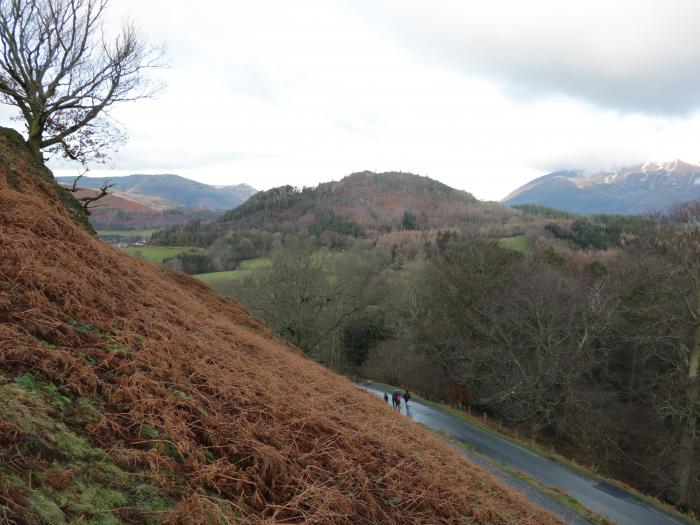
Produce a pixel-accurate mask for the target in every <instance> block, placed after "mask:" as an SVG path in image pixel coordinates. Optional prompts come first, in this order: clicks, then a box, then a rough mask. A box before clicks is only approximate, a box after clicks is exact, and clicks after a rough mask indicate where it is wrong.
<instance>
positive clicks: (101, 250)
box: [0, 132, 557, 525]
mask: <svg viewBox="0 0 700 525" xmlns="http://www.w3.org/2000/svg"><path fill="white" fill-rule="evenodd" d="M7 133H8V136H12V137H14V141H13V140H9V139H8V138H7V137H6V136H5V133H0V246H2V251H0V444H1V445H2V446H0V512H2V515H3V516H4V518H5V519H7V520H9V521H10V522H15V523H28V524H32V525H33V524H48V523H51V524H59V525H60V524H64V523H163V522H167V523H216V524H223V523H263V522H264V523H282V522H286V523H302V522H304V523H336V524H346V523H347V524H351V523H353V524H356V523H359V524H365V523H367V524H368V523H397V524H398V523H445V524H447V523H458V522H469V523H476V524H487V523H493V524H506V523H521V524H534V523H542V524H549V523H557V520H556V519H555V518H553V517H552V516H551V515H550V514H548V513H546V512H544V511H542V510H540V509H537V508H535V507H533V506H532V505H531V504H529V503H528V502H526V501H524V500H523V499H522V498H521V497H520V496H517V495H514V494H511V493H509V492H508V491H507V490H506V489H505V488H503V487H502V486H501V485H500V484H499V483H498V482H497V481H496V480H495V479H494V478H492V477H491V476H490V475H489V474H487V473H486V472H485V471H484V470H482V469H481V468H479V467H477V466H475V465H474V464H472V463H470V462H469V461H468V460H467V459H465V458H464V457H463V456H462V455H460V454H459V453H458V452H457V451H456V450H454V449H453V448H451V447H450V446H448V445H447V444H445V443H443V442H442V441H441V440H439V439H438V438H437V437H435V436H433V435H431V434H430V433H429V432H428V431H427V430H424V429H422V428H420V427H418V426H416V425H414V424H412V423H411V422H410V421H408V420H407V419H406V418H403V417H401V416H400V415H398V414H397V413H395V412H393V411H392V410H391V409H390V408H389V407H387V406H386V405H385V404H384V403H383V402H382V401H381V400H377V399H376V398H373V397H371V396H370V394H366V393H363V392H361V391H360V390H359V389H358V388H357V387H356V386H354V385H353V384H352V383H350V382H349V381H348V380H346V379H344V378H342V377H340V376H338V375H336V374H334V373H332V372H330V371H329V370H326V369H324V368H323V367H321V366H320V365H318V364H316V363H313V362H312V361H310V360H309V359H307V358H305V357H304V356H302V355H301V354H300V352H299V351H298V350H296V349H294V348H291V347H289V346H286V345H285V344H283V343H281V342H280V341H279V340H278V339H277V338H276V337H274V336H273V335H272V333H271V332H270V330H269V329H268V328H267V327H266V326H265V325H263V324H262V323H261V322H260V321H258V320H256V319H254V318H252V317H251V316H250V315H249V314H248V313H246V312H245V311H244V310H243V309H242V308H241V307H240V306H239V305H238V304H237V303H236V302H234V301H233V300H230V299H225V298H222V297H219V296H217V295H215V294H214V293H213V292H211V291H210V290H209V289H208V288H206V287H205V286H204V285H202V284H200V283H198V282H197V281H195V280H194V279H191V278H189V277H187V276H184V275H182V274H178V273H175V272H171V271H168V270H166V269H163V268H158V267H155V266H153V265H151V264H150V263H148V262H146V261H143V260H138V259H135V258H132V257H129V256H128V255H125V254H122V253H120V252H119V251H117V250H116V249H113V248H112V247H110V246H108V245H106V244H104V243H102V242H100V241H98V240H96V239H95V238H94V237H93V236H92V235H91V234H90V233H89V232H88V231H86V230H85V229H84V227H81V226H79V225H78V224H76V223H75V222H74V220H73V219H71V215H69V213H68V211H67V210H66V208H65V207H64V205H63V204H61V202H60V201H59V197H58V192H59V191H60V190H57V188H56V186H55V185H54V184H53V182H52V179H51V175H50V173H49V172H48V171H47V170H45V168H43V167H41V166H39V165H37V163H36V161H33V160H32V159H31V157H29V154H28V151H26V150H24V149H23V147H22V146H20V145H17V143H16V136H15V135H16V134H15V135H12V132H7Z"/></svg>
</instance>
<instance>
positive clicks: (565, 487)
mask: <svg viewBox="0 0 700 525" xmlns="http://www.w3.org/2000/svg"><path fill="white" fill-rule="evenodd" d="M360 387H361V388H363V389H365V390H367V391H368V392H371V393H373V394H376V395H377V396H379V397H382V396H383V395H384V393H385V392H387V393H388V394H391V391H390V390H387V389H385V388H384V387H383V386H381V385H378V384H375V383H364V384H361V385H360ZM409 405H410V407H409V410H408V414H407V415H408V416H409V417H410V418H411V419H413V420H414V421H416V422H417V423H422V424H423V425H425V426H427V427H429V428H432V429H434V430H440V431H442V432H445V433H447V434H449V435H451V436H453V437H455V438H456V439H458V440H459V441H462V442H464V443H467V444H468V445H469V446H471V447H473V448H474V450H476V451H477V452H479V453H480V454H483V455H485V456H487V457H489V458H491V459H493V460H496V461H498V462H500V463H503V464H505V465H507V466H509V467H511V468H513V469H516V470H519V471H521V472H523V473H524V474H527V475H528V476H530V477H531V478H534V479H536V480H537V481H539V482H540V483H543V484H544V485H548V486H550V487H557V488H558V489H560V490H562V491H564V492H566V493H568V494H569V495H571V496H572V497H573V498H575V499H576V500H578V501H579V502H580V503H581V504H582V505H584V506H585V507H587V508H589V509H590V510H593V511H595V512H597V513H599V514H601V515H602V516H605V517H606V518H608V519H610V520H612V521H614V522H616V523H618V524H620V525H687V523H688V522H686V521H683V520H682V519H680V518H677V517H675V516H674V515H672V514H671V513H669V512H666V511H663V510H661V509H658V508H656V507H654V506H653V505H651V504H649V503H647V502H646V501H644V500H643V499H641V498H639V497H638V496H636V495H634V494H632V493H631V492H628V491H626V490H624V489H621V488H619V487H617V486H615V485H611V484H610V483H606V482H603V481H600V480H598V479H595V478H593V477H589V476H586V475H585V474H582V473H580V472H578V471H576V470H573V469H572V468H569V467H567V466H565V465H562V464H560V463H557V462H556V461H553V460H551V459H547V458H545V457H542V456H540V455H538V454H536V453H534V452H532V451H531V450H528V449H526V448H524V447H522V446H520V445H517V444H515V443H513V442H511V441H509V440H507V439H504V438H501V437H499V436H497V435H496V434H492V433H490V432H487V431H485V430H482V429H480V428H478V427H476V426H474V425H471V424H469V423H467V422H466V421H464V420H462V419H460V418H458V417H456V416H454V415H452V414H450V413H449V412H448V411H446V410H441V409H439V408H435V407H432V406H428V405H425V404H423V403H420V402H418V401H413V400H412V401H411V402H410V404H409ZM401 412H402V413H403V414H406V408H405V405H403V403H402V406H401Z"/></svg>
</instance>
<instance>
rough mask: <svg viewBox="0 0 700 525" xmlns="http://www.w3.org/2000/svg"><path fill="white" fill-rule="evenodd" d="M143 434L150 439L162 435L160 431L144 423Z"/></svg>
mask: <svg viewBox="0 0 700 525" xmlns="http://www.w3.org/2000/svg"><path fill="white" fill-rule="evenodd" d="M141 435H142V436H143V437H145V438H148V439H155V438H157V437H158V436H159V435H160V432H158V430H156V429H155V428H153V427H152V426H150V425H144V426H142V427H141Z"/></svg>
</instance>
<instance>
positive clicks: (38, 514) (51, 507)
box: [27, 490, 66, 525]
mask: <svg viewBox="0 0 700 525" xmlns="http://www.w3.org/2000/svg"><path fill="white" fill-rule="evenodd" d="M27 511H28V513H29V515H30V516H31V517H33V518H34V519H35V520H36V523H41V524H46V525H60V524H61V523H66V516H65V515H64V514H63V512H62V511H61V509H60V508H59V507H58V505H56V503H54V502H53V501H51V500H50V499H49V498H48V497H47V496H46V495H45V494H43V493H42V492H40V491H39V490H32V492H31V495H30V496H29V498H27Z"/></svg>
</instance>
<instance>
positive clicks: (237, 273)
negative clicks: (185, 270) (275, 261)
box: [192, 257, 270, 290]
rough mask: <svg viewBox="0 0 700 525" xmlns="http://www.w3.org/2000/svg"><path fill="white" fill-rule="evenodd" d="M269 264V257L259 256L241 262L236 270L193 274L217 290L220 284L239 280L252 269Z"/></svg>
mask: <svg viewBox="0 0 700 525" xmlns="http://www.w3.org/2000/svg"><path fill="white" fill-rule="evenodd" d="M269 265H270V259H268V258H265V257H261V258H259V259H249V260H247V261H243V262H241V264H240V266H239V267H238V269H237V270H229V271H226V272H210V273H200V274H197V275H193V276H192V277H194V278H195V279H199V280H200V281H202V282H203V283H205V284H206V285H207V286H211V287H212V288H213V289H215V290H218V289H219V288H221V287H222V286H227V285H229V284H230V283H231V282H232V281H233V282H235V281H239V280H241V279H243V278H244V277H246V276H248V275H250V274H251V272H252V271H254V270H257V269H259V268H264V267H266V266H269Z"/></svg>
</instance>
